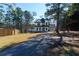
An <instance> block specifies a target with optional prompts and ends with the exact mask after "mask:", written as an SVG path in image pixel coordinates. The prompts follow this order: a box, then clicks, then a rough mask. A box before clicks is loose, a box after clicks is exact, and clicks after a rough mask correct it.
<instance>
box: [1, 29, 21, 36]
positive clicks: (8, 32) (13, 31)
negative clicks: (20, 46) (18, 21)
mask: <svg viewBox="0 0 79 59" xmlns="http://www.w3.org/2000/svg"><path fill="white" fill-rule="evenodd" d="M19 33H20V31H19V30H18V29H7V28H0V36H6V35H15V34H19Z"/></svg>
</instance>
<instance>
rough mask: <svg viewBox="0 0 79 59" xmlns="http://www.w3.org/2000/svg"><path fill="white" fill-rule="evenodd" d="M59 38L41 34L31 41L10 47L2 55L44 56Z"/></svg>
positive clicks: (0, 53)
mask: <svg viewBox="0 0 79 59" xmlns="http://www.w3.org/2000/svg"><path fill="white" fill-rule="evenodd" d="M58 41H59V40H58V39H57V40H55V39H52V38H51V36H50V35H49V34H48V35H44V34H43V35H40V36H38V37H35V38H32V39H31V40H30V41H27V42H24V43H21V44H19V45H16V46H13V47H11V48H8V49H6V50H4V51H2V52H0V55H1V56H44V55H47V51H48V49H49V48H51V47H53V45H56V44H55V42H58Z"/></svg>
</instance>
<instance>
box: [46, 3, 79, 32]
mask: <svg viewBox="0 0 79 59" xmlns="http://www.w3.org/2000/svg"><path fill="white" fill-rule="evenodd" d="M46 7H47V11H46V12H45V16H46V17H49V18H53V19H54V20H56V21H57V26H56V32H57V33H59V30H66V29H67V27H68V26H67V23H68V22H69V20H70V16H72V15H73V14H74V13H75V12H76V11H79V3H72V4H71V3H47V4H46ZM73 17H74V16H73ZM77 17H78V16H77Z"/></svg>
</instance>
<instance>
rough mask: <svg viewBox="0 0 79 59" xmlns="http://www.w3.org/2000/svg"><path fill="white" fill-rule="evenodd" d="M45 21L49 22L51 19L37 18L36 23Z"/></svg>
mask: <svg viewBox="0 0 79 59" xmlns="http://www.w3.org/2000/svg"><path fill="white" fill-rule="evenodd" d="M45 22H49V20H48V19H44V18H42V19H37V20H36V21H35V23H45Z"/></svg>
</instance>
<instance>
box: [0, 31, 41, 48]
mask: <svg viewBox="0 0 79 59" xmlns="http://www.w3.org/2000/svg"><path fill="white" fill-rule="evenodd" d="M39 34H40V33H25V34H18V35H10V36H2V37H0V49H3V48H5V47H8V46H10V45H12V44H16V43H20V42H24V41H27V40H28V39H29V38H31V37H34V36H36V35H39Z"/></svg>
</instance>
